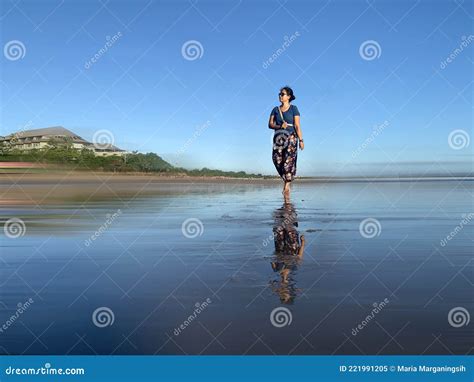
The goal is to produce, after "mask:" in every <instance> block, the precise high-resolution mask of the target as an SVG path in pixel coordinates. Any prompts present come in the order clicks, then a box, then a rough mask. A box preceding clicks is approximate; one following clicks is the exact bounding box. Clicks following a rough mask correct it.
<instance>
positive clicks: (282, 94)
mask: <svg viewBox="0 0 474 382" xmlns="http://www.w3.org/2000/svg"><path fill="white" fill-rule="evenodd" d="M278 95H279V96H280V97H283V96H286V95H288V94H286V93H278Z"/></svg>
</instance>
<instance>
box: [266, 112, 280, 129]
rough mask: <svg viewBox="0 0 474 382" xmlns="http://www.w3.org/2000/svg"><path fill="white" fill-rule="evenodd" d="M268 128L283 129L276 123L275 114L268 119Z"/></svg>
mask: <svg viewBox="0 0 474 382" xmlns="http://www.w3.org/2000/svg"><path fill="white" fill-rule="evenodd" d="M268 128H269V129H273V130H276V129H281V126H280V125H277V124H276V123H275V116H274V115H273V114H272V115H271V116H270V119H269V120H268Z"/></svg>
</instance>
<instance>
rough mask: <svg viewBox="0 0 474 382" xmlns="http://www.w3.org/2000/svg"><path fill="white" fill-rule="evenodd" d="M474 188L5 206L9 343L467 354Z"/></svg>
mask: <svg viewBox="0 0 474 382" xmlns="http://www.w3.org/2000/svg"><path fill="white" fill-rule="evenodd" d="M472 185H473V183H472V182H469V181H429V182H428V181H427V182H377V183H369V182H367V183H349V182H348V183H295V185H294V190H293V194H292V200H291V204H288V203H287V204H285V203H284V202H283V198H282V195H281V193H280V187H279V186H276V185H275V186H262V185H255V184H212V183H209V184H199V185H189V184H187V185H184V184H179V183H174V184H173V183H170V184H162V185H159V186H156V185H155V186H154V187H155V188H154V190H152V191H151V192H148V193H147V194H146V196H144V195H142V194H138V195H136V196H135V197H133V196H131V195H132V194H131V193H130V192H128V193H126V194H125V193H124V194H120V192H119V191H117V195H116V197H113V198H112V197H109V198H103V197H102V198H94V197H91V198H89V199H88V200H87V201H86V202H84V203H82V202H81V201H71V200H65V201H64V202H63V203H62V204H59V205H58V204H56V205H54V204H53V205H44V206H41V207H38V206H34V205H32V206H15V205H6V206H5V205H3V206H2V212H3V213H2V215H3V217H4V220H7V219H10V218H19V219H21V221H22V222H23V223H24V228H22V230H23V232H22V235H20V236H19V237H16V238H14V237H8V235H7V236H6V235H4V236H2V240H1V243H0V244H1V254H0V259H1V269H2V271H1V280H2V281H1V287H0V293H1V303H0V324H1V323H4V325H3V327H2V331H1V332H0V338H1V342H0V344H1V347H0V353H2V354H422V353H424V354H451V353H454V354H467V353H469V352H472V330H469V327H472V324H471V326H466V325H462V326H459V325H458V324H456V322H457V321H456V322H453V321H452V320H450V319H448V318H449V312H450V311H451V310H452V309H454V308H456V309H458V310H459V308H463V309H465V310H466V311H467V313H468V314H469V312H471V313H472V312H473V311H474V310H473V298H472V296H473V293H472V292H473V289H472V285H473V284H472V283H473V282H474V277H473V262H472V254H473V251H472V248H473V239H472V238H473V237H474V236H473V233H474V232H473V231H474V222H473V221H471V220H470V219H472V218H473V216H471V215H469V214H470V213H472V212H474V211H473V198H472V197H473V187H472ZM78 187H79V186H78ZM112 187H113V186H112ZM79 188H80V187H79ZM24 189H25V190H28V185H25V186H24ZM114 214H116V215H114ZM369 218H370V219H375V220H369V221H367V220H365V219H369ZM463 218H464V223H462V221H463ZM188 219H192V220H188ZM185 222H186V224H185V225H184V226H183V223H185ZM362 222H368V225H367V226H365V225H364V224H362V225H361V223H362ZM459 226H461V229H459ZM101 227H102V228H101ZM364 227H366V228H367V230H364ZM456 227H458V229H456ZM99 231H100V232H99ZM95 232H97V234H94V233H95ZM450 232H454V233H455V234H454V236H452V237H451V239H450V240H449V241H447V242H446V243H445V245H442V242H441V241H442V240H443V239H445V238H446V237H447V236H448V235H450ZM94 235H95V236H94ZM10 236H12V235H11V233H10ZM301 236H303V237H304V242H305V245H304V248H301ZM371 236H373V237H371ZM285 241H286V243H285ZM284 244H286V245H284ZM30 298H31V300H29V299H30ZM28 300H29V301H30V302H29V303H27V304H26V305H25V306H24V309H22V311H21V312H20V313H17V312H18V310H17V308H18V303H26V302H27V301H28ZM374 304H376V305H374ZM377 304H378V305H377ZM198 307H199V309H198ZM98 308H107V309H106V310H104V309H102V310H104V311H105V313H104V314H102V315H101V314H98V313H96V314H95V315H94V312H95V311H96V309H98ZM282 308H284V309H282ZM275 309H277V310H275ZM272 311H273V312H274V314H275V316H272ZM454 312H455V311H453V313H454ZM463 312H464V311H461V313H460V314H461V318H463V316H462V315H463V314H464V315H465V313H463ZM15 314H16V316H15V318H14V319H13V320H12V318H11V316H12V315H15ZM190 316H191V319H189V318H190ZM367 316H371V318H370V319H368V320H367ZM456 317H459V315H456ZM462 323H463V322H462V321H461V324H462ZM451 324H454V325H451ZM181 325H182V326H181ZM180 326H181V328H180ZM358 326H359V329H358V330H356V329H357V327H358ZM456 326H459V327H456Z"/></svg>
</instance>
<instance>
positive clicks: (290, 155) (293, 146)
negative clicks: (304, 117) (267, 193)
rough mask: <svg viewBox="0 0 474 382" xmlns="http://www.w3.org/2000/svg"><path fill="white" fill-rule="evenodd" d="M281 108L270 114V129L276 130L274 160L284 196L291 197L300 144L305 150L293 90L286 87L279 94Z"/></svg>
mask: <svg viewBox="0 0 474 382" xmlns="http://www.w3.org/2000/svg"><path fill="white" fill-rule="evenodd" d="M278 97H279V100H280V106H275V107H274V108H273V110H272V112H271V113H270V119H269V121H268V127H269V128H270V129H273V130H275V134H274V135H273V151H272V159H273V164H274V165H275V168H276V169H277V171H278V174H279V175H280V176H281V178H282V179H283V181H284V182H285V183H284V186H283V191H282V193H283V195H284V196H286V197H288V196H289V195H290V183H291V182H292V181H293V179H294V178H295V175H296V159H297V155H298V142H297V140H299V146H300V149H301V150H303V149H304V142H303V133H302V132H301V128H300V112H299V110H298V108H297V107H296V105H292V104H291V101H293V100H294V99H295V96H294V94H293V90H292V89H291V88H290V87H288V86H285V87H283V88H281V89H280V93H278Z"/></svg>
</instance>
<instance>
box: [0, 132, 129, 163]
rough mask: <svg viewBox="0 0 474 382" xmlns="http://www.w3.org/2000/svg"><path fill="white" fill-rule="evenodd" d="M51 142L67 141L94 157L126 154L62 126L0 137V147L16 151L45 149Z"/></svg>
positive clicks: (112, 146)
mask: <svg viewBox="0 0 474 382" xmlns="http://www.w3.org/2000/svg"><path fill="white" fill-rule="evenodd" d="M53 141H55V142H58V143H59V144H60V143H61V142H65V141H68V142H70V143H71V144H72V147H74V148H75V149H79V150H81V149H83V148H87V149H89V150H92V151H93V152H94V154H95V155H96V156H109V155H124V154H126V153H128V152H127V151H125V150H122V149H120V148H118V147H117V146H114V145H112V144H102V143H100V144H99V143H92V142H89V141H87V140H85V139H84V138H82V137H80V136H79V135H77V134H75V133H74V132H72V131H71V130H68V129H66V128H64V127H62V126H53V127H46V128H43V129H33V130H24V131H19V132H16V133H13V134H10V135H7V136H5V137H0V145H2V144H3V145H8V146H9V147H11V148H12V149H18V150H32V149H40V150H41V149H46V148H48V147H49V146H50V145H51V143H52V142H53Z"/></svg>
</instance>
